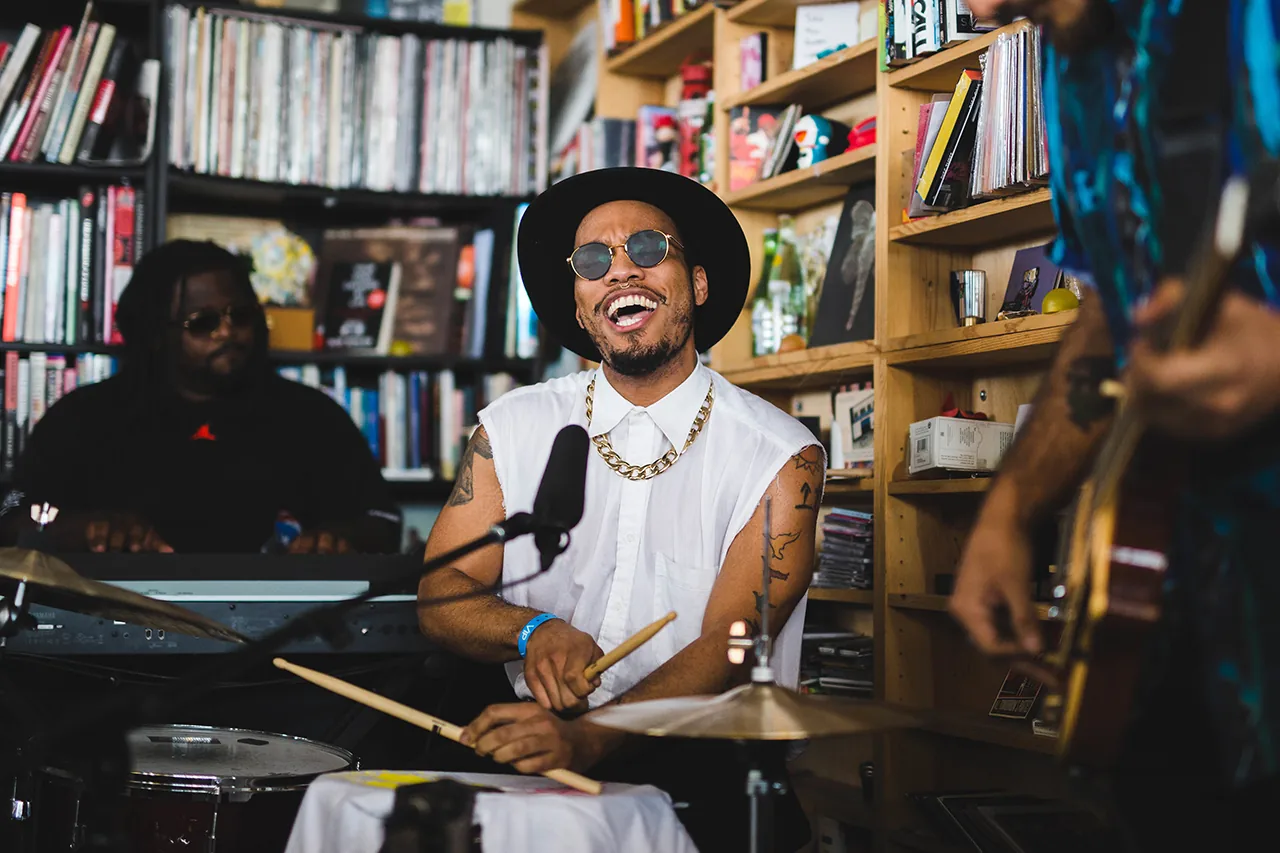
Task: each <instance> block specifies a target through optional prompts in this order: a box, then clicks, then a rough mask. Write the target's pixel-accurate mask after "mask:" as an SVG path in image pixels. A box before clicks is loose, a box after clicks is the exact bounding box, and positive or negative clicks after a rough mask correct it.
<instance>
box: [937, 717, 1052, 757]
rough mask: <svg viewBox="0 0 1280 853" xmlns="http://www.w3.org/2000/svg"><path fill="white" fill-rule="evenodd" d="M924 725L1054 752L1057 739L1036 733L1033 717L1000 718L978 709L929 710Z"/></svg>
mask: <svg viewBox="0 0 1280 853" xmlns="http://www.w3.org/2000/svg"><path fill="white" fill-rule="evenodd" d="M922 716H923V718H924V728H925V730H926V731H930V732H933V733H934V734H940V735H946V736H947V737H956V738H964V739H965V740H973V741H979V742H981V743H989V744H992V745H994V746H1003V747H1007V748H1009V749H1021V750H1025V751H1027V752H1040V753H1045V754H1047V755H1052V754H1053V753H1054V752H1056V751H1057V745H1058V741H1057V739H1056V738H1051V737H1042V736H1040V735H1036V734H1033V733H1032V731H1031V721H1030V720H1001V719H996V718H992V717H988V716H987V715H986V714H983V713H981V712H978V711H937V710H934V711H926V712H924V713H923V714H922Z"/></svg>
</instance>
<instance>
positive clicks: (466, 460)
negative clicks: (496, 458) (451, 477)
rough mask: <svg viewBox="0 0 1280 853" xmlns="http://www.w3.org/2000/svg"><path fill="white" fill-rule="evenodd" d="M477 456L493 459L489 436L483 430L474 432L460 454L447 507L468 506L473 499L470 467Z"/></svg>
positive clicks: (472, 479) (473, 486)
mask: <svg viewBox="0 0 1280 853" xmlns="http://www.w3.org/2000/svg"><path fill="white" fill-rule="evenodd" d="M477 454H479V455H480V456H483V457H484V458H485V459H492V458H493V450H492V449H491V448H490V447H489V436H488V434H486V433H485V432H484V431H483V430H476V434H475V435H474V436H473V437H472V439H471V441H470V442H469V443H468V444H467V449H466V451H464V452H463V454H462V462H461V463H459V465H458V481H457V482H456V483H454V484H453V494H451V495H449V503H448V506H462V505H464V504H469V503H471V499H472V498H474V497H475V481H474V478H473V476H472V473H471V465H472V463H473V462H474V461H475V458H476V455H477Z"/></svg>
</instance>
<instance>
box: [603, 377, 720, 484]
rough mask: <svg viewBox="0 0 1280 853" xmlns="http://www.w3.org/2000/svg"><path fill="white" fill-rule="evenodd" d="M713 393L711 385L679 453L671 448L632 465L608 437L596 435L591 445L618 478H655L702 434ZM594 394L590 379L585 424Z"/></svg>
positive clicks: (709, 413)
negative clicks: (646, 462) (641, 462)
mask: <svg viewBox="0 0 1280 853" xmlns="http://www.w3.org/2000/svg"><path fill="white" fill-rule="evenodd" d="M714 392H715V384H714V383H712V385H711V386H710V387H709V388H707V398H706V399H705V400H703V401H702V408H701V409H699V410H698V414H697V416H696V417H695V418H694V419H693V426H692V427H690V428H689V437H688V438H686V439H685V440H684V449H682V450H681V451H680V452H679V453H677V452H676V449H675V448H674V447H673V448H671V449H670V450H668V451H667V452H666V453H664V454H662V455H661V456H659V457H658V458H657V459H655V460H653V461H652V462H650V463H649V464H648V465H632V464H631V463H630V462H628V461H627V460H625V459H623V458H622V457H621V456H619V455H618V452H617V451H616V450H614V449H613V443H612V442H610V441H609V436H607V435H597V436H596V437H595V438H593V439H591V443H592V444H594V445H595V446H596V450H598V451H599V452H600V456H601V458H603V459H604V462H605V464H606V465H608V466H609V467H610V468H612V469H613V470H614V471H616V472H617V473H618V474H619V475H620V476H623V477H626V478H627V479H628V480H648V479H650V478H652V477H656V476H658V475H659V474H661V473H662V472H663V471H665V470H667V469H668V468H670V467H671V466H672V465H674V464H675V463H676V460H677V459H679V458H680V457H681V456H682V455H684V452H685V451H686V450H688V449H689V448H690V446H692V445H693V442H694V440H695V439H696V438H697V437H698V434H699V433H701V432H702V428H703V427H704V426H706V424H707V418H709V417H711V404H712V403H714V402H715V394H714ZM595 393H596V380H595V379H592V380H591V384H589V385H587V423H591V402H592V400H593V399H594V397H595Z"/></svg>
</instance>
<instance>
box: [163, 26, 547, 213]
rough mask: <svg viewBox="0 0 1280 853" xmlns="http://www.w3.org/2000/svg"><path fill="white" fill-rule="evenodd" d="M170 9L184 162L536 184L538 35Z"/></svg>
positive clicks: (369, 180)
mask: <svg viewBox="0 0 1280 853" xmlns="http://www.w3.org/2000/svg"><path fill="white" fill-rule="evenodd" d="M167 11H168V15H167V21H168V42H167V44H168V62H167V66H168V71H169V73H168V75H167V77H168V81H169V97H170V102H171V104H172V115H173V120H172V121H171V122H170V134H171V135H170V145H169V150H170V160H171V162H172V164H173V165H174V166H176V167H178V168H180V169H184V170H190V171H192V172H195V173H198V174H205V175H218V176H222V177H228V178H251V179H255V180H260V181H270V182H279V183H287V184H293V185H304V184H306V185H316V186H325V187H335V188H346V187H359V188H364V189H370V190H380V191H396V192H422V193H443V194H459V195H524V194H528V193H530V192H532V191H533V190H534V189H535V188H536V186H537V185H538V180H539V175H538V165H537V164H538V162H539V159H540V158H539V157H538V156H537V154H538V149H539V147H540V144H539V139H538V133H537V108H538V104H539V103H540V102H541V100H542V95H541V90H542V88H543V86H544V83H543V75H544V73H545V71H544V67H545V63H540V58H539V57H540V50H539V49H538V48H532V47H525V46H522V45H518V44H516V43H514V42H512V41H510V40H508V39H503V38H498V39H493V40H490V41H475V42H472V41H462V40H458V39H427V38H422V37H420V36H417V35H413V34H404V35H386V34H380V33H372V32H367V31H364V30H363V29H362V28H360V27H356V26H346V25H330V24H319V23H315V22H309V21H300V20H292V19H290V18H288V17H285V16H281V15H268V14H258V13H254V12H242V11H231V10H225V9H217V8H214V9H206V8H204V7H196V8H194V9H192V8H188V7H186V6H170V7H169V8H168V10H167Z"/></svg>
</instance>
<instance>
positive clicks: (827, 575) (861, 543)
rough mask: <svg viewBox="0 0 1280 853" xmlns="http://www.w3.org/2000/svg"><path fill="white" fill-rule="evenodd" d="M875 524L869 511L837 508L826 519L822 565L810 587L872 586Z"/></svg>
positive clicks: (819, 550)
mask: <svg viewBox="0 0 1280 853" xmlns="http://www.w3.org/2000/svg"><path fill="white" fill-rule="evenodd" d="M874 541H875V525H874V524H873V516H872V515H871V513H869V512H861V511H858V510H852V509H842V508H839V507H833V508H832V509H831V510H829V511H828V513H827V515H826V517H825V518H823V520H822V544H821V546H820V547H819V549H818V567H817V568H816V569H815V570H814V572H813V580H811V581H810V586H814V587H819V588H823V589H871V586H872V578H873V577H874V569H873V565H872V564H873V563H874V546H873V543H874Z"/></svg>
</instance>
